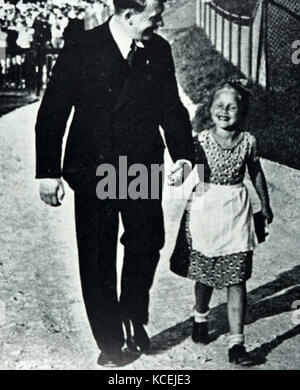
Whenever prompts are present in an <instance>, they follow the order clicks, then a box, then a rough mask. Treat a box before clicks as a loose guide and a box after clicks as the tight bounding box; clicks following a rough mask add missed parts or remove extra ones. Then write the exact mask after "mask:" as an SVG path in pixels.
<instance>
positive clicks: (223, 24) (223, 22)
mask: <svg viewBox="0 0 300 390" xmlns="http://www.w3.org/2000/svg"><path fill="white" fill-rule="evenodd" d="M224 30H225V21H224V15H223V13H222V46H221V52H222V55H223V56H224V32H225V31H224Z"/></svg>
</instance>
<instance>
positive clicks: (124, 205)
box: [75, 191, 164, 351]
mask: <svg viewBox="0 0 300 390" xmlns="http://www.w3.org/2000/svg"><path fill="white" fill-rule="evenodd" d="M119 214H121V217H122V222H123V226H124V234H123V235H122V237H121V243H122V244H123V245H124V261H123V268H122V276H121V295H120V298H118V296H117V290H116V283H117V273H116V248H117V239H118V227H119ZM75 215H76V231H77V244H78V251H79V265H80V276H81V283H82V292H83V298H84V302H85V306H86V311H87V315H88V318H89V322H90V325H91V328H92V332H93V335H94V337H95V339H96V342H97V344H98V346H99V348H100V349H101V350H109V351H112V350H115V349H119V348H121V347H122V346H123V344H124V334H123V328H122V318H123V317H127V318H129V319H132V320H134V321H137V322H140V323H143V324H146V323H147V321H148V306H149V290H150V287H151V285H152V283H153V278H154V274H155V270H156V267H157V263H158V260H159V251H160V249H161V248H162V247H163V245H164V224H163V213H162V207H161V200H160V199H158V200H141V199H138V200H131V199H128V200H99V199H98V198H97V197H96V196H95V197H91V196H87V195H85V194H84V193H81V192H78V191H77V192H75Z"/></svg>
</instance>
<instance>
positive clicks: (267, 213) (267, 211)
mask: <svg viewBox="0 0 300 390" xmlns="http://www.w3.org/2000/svg"><path fill="white" fill-rule="evenodd" d="M261 212H262V215H263V216H264V217H265V219H266V221H267V222H268V224H269V225H270V224H271V223H272V221H273V218H274V216H273V211H272V209H271V207H270V206H269V205H267V206H264V205H262V206H261Z"/></svg>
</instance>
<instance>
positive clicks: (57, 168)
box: [36, 22, 193, 190]
mask: <svg viewBox="0 0 300 390" xmlns="http://www.w3.org/2000/svg"><path fill="white" fill-rule="evenodd" d="M137 58H138V61H137V65H136V66H134V67H133V68H132V70H129V67H128V64H127V62H126V60H124V58H123V57H122V55H121V53H120V51H119V49H118V47H117V45H116V43H115V41H114V39H113V37H112V35H111V32H110V29H109V24H108V22H106V23H104V24H103V25H101V26H98V27H96V28H94V29H93V30H89V31H85V32H83V33H82V36H81V37H77V38H76V39H75V40H74V41H70V42H66V44H65V47H64V48H63V49H62V52H61V54H60V55H59V58H58V59H57V62H56V65H55V67H54V70H53V75H52V78H51V80H50V81H49V83H48V86H47V89H46V92H45V94H44V97H43V100H42V103H41V106H40V109H39V113H38V117H37V122H36V177H37V178H58V177H61V176H62V175H63V177H64V178H65V179H66V180H67V181H68V182H69V184H70V185H71V187H72V188H73V189H75V190H76V189H77V188H81V187H83V186H86V185H91V183H93V185H94V180H95V179H96V169H97V166H98V165H99V164H101V163H106V162H107V163H110V162H114V161H116V160H117V158H118V156H119V155H123V156H124V155H126V156H128V158H129V160H130V161H132V162H140V163H161V162H162V161H163V150H164V143H163V140H162V137H161V135H160V132H159V125H161V126H162V128H163V129H164V132H165V138H166V143H167V146H168V149H169V151H170V154H171V157H172V159H173V160H174V161H175V160H177V159H188V160H191V159H192V155H193V149H192V134H191V126H190V120H189V116H188V113H187V110H186V109H185V108H184V107H183V105H182V103H181V101H180V99H179V96H178V90H177V83H176V79H175V71H174V64H173V59H172V55H171V49H170V46H169V44H168V43H167V41H165V40H164V39H163V38H161V37H160V36H158V35H154V36H153V38H152V39H151V40H150V41H148V42H145V48H144V49H141V51H139V53H138V57H137ZM73 106H74V108H75V113H74V117H73V120H72V123H71V127H70V131H69V135H68V139H67V145H66V150H65V157H64V164H63V169H61V154H62V139H63V136H64V133H65V129H66V122H67V120H68V117H69V115H70V112H71V108H72V107H73Z"/></svg>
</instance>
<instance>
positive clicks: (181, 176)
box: [168, 160, 192, 187]
mask: <svg viewBox="0 0 300 390" xmlns="http://www.w3.org/2000/svg"><path fill="white" fill-rule="evenodd" d="M191 171H192V164H191V162H190V161H187V160H177V161H176V162H175V163H174V164H173V166H172V167H171V170H170V174H169V175H168V185H169V186H176V187H178V186H180V185H181V184H182V183H183V182H184V180H185V179H186V178H187V176H188V175H189V174H190V173H191Z"/></svg>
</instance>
